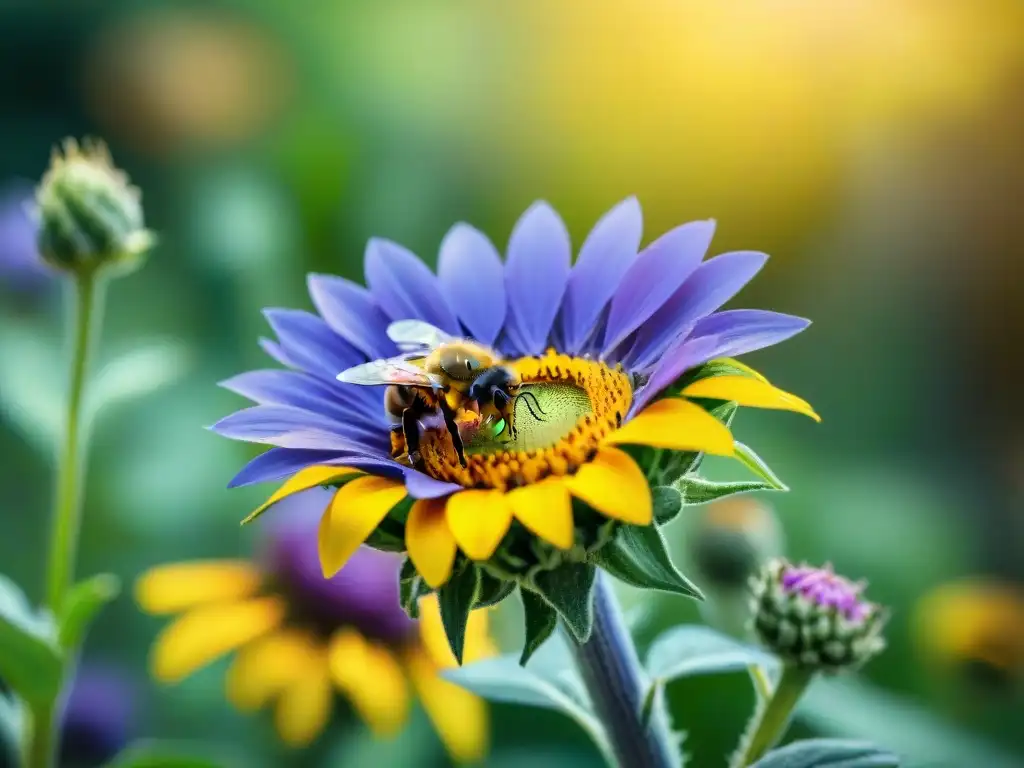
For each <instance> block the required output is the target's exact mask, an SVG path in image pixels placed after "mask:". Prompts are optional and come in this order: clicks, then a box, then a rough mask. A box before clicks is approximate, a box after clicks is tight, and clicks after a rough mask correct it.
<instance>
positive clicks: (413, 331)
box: [388, 320, 456, 352]
mask: <svg viewBox="0 0 1024 768" xmlns="http://www.w3.org/2000/svg"><path fill="white" fill-rule="evenodd" d="M388 338H389V339H391V340H392V341H393V342H395V344H397V345H398V349H399V350H401V351H402V352H411V351H413V350H424V351H425V350H430V349H435V348H436V347H439V346H440V345H442V344H446V343H448V342H451V341H455V340H456V337H455V336H452V335H451V334H450V333H446V332H445V331H442V330H441V329H440V328H436V327H435V326H433V325H431V324H430V323H425V322H423V321H422V320H397V321H395V322H393V323H392V324H391V325H389V326H388Z"/></svg>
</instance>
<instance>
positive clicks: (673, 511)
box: [651, 485, 683, 525]
mask: <svg viewBox="0 0 1024 768" xmlns="http://www.w3.org/2000/svg"><path fill="white" fill-rule="evenodd" d="M651 499H652V502H653V504H654V522H655V524H656V525H665V523H670V522H672V521H673V520H675V518H676V515H678V514H679V511H680V510H681V509H682V508H683V497H682V494H680V493H679V491H678V490H676V489H675V488H673V487H672V486H669V485H659V486H657V487H656V488H653V489H651Z"/></svg>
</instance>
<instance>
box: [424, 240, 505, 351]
mask: <svg viewBox="0 0 1024 768" xmlns="http://www.w3.org/2000/svg"><path fill="white" fill-rule="evenodd" d="M437 277H438V281H439V282H440V284H441V291H442V292H443V293H444V295H445V297H446V298H447V299H448V303H449V304H450V305H451V306H452V307H453V308H454V309H455V312H456V314H457V315H458V316H459V319H460V320H461V321H462V323H463V325H465V326H466V328H467V329H468V330H469V332H470V334H471V335H472V336H473V338H474V339H476V340H477V341H481V342H483V343H484V344H493V343H494V340H495V339H496V338H498V332H499V331H500V330H501V326H502V324H503V323H504V322H505V303H506V302H505V276H504V271H503V268H502V266H501V256H499V255H498V250H497V249H496V248H495V247H494V245H493V244H492V243H491V241H490V240H488V239H487V237H486V236H485V235H484V234H483V233H481V232H480V231H479V230H477V229H474V228H473V227H471V226H469V225H468V224H461V223H460V224H456V225H455V226H454V227H452V228H451V229H450V230H448V234H446V235H445V236H444V240H442V241H441V251H440V254H439V255H438V258H437Z"/></svg>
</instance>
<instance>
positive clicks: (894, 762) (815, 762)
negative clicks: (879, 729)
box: [754, 739, 900, 768]
mask: <svg viewBox="0 0 1024 768" xmlns="http://www.w3.org/2000/svg"><path fill="white" fill-rule="evenodd" d="M899 765H900V759H899V757H897V756H896V755H894V754H893V753H892V752H889V751H888V750H885V749H882V748H881V747H876V746H875V745H874V744H870V743H868V742H865V741H844V740H841V739H807V740H806V741H796V742H793V743H792V744H789V745H788V746H785V747H783V748H782V749H777V750H775V751H774V752H769V753H768V754H767V755H765V756H764V757H763V758H761V759H760V760H758V761H757V762H756V763H754V768H899Z"/></svg>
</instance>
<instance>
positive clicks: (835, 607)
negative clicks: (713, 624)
mask: <svg viewBox="0 0 1024 768" xmlns="http://www.w3.org/2000/svg"><path fill="white" fill-rule="evenodd" d="M863 588H864V586H863V584H854V583H852V582H850V581H848V580H847V579H845V578H843V577H842V576H839V575H837V574H836V573H834V572H833V571H832V569H831V567H829V566H826V567H824V568H815V567H812V566H807V565H800V566H794V565H791V564H790V563H788V562H786V561H785V560H774V561H772V562H771V563H769V564H768V566H767V567H766V568H765V569H764V571H763V572H762V573H761V575H760V576H759V577H758V578H756V579H754V581H753V584H752V591H753V601H752V611H753V614H754V618H753V622H754V629H755V630H756V632H757V634H758V637H759V638H760V639H761V642H762V643H764V644H765V645H766V646H768V647H769V648H770V649H771V650H772V651H774V652H775V653H777V654H778V655H779V656H781V657H782V658H783V659H785V660H787V661H789V662H790V663H792V664H795V665H797V666H800V667H806V668H809V669H815V670H820V671H824V672H840V671H843V670H846V669H852V668H855V667H858V666H860V665H861V664H863V663H864V662H866V661H867V660H868V659H870V658H871V657H872V656H874V655H876V654H877V653H879V652H880V651H881V650H882V649H883V648H884V647H885V640H884V638H883V637H882V635H881V632H882V628H883V626H884V625H885V621H886V618H887V616H886V612H885V611H884V610H883V609H882V608H881V607H880V606H878V605H876V604H874V603H871V602H869V601H867V600H865V599H864V598H863V597H862V596H861V592H862V591H863Z"/></svg>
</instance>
